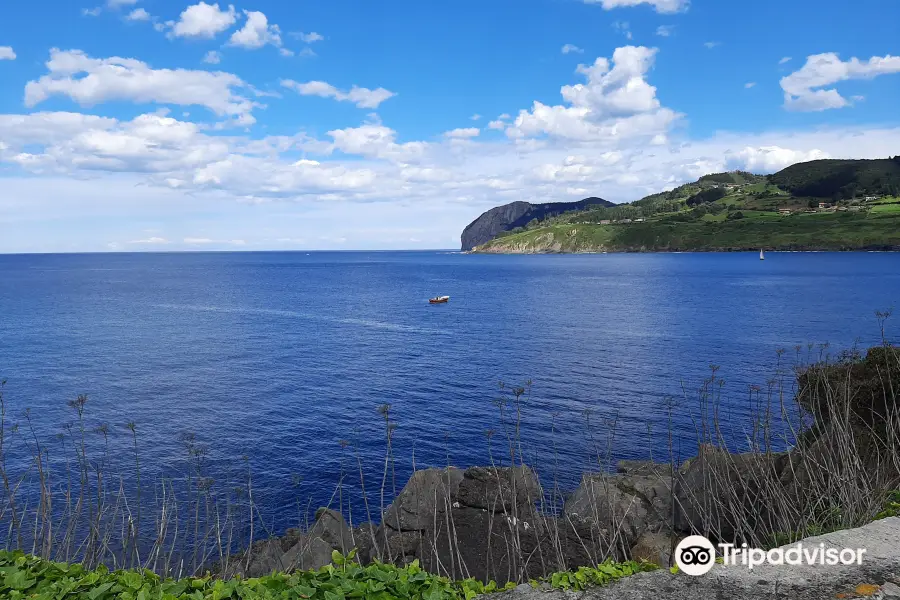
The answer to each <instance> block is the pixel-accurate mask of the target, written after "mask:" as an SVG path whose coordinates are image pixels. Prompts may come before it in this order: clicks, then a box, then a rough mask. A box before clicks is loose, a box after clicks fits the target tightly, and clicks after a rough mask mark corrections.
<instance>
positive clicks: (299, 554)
mask: <svg viewBox="0 0 900 600" xmlns="http://www.w3.org/2000/svg"><path fill="white" fill-rule="evenodd" d="M332 550H334V548H332V547H331V544H329V543H328V542H326V541H325V540H323V539H322V538H320V537H309V536H304V538H303V539H302V540H300V541H299V542H297V543H296V544H295V545H294V546H293V547H292V548H291V549H290V550H288V551H287V552H285V553H284V556H282V557H281V564H282V565H283V566H282V567H281V570H283V571H295V570H299V571H307V570H309V569H318V568H321V567H324V566H325V565H327V564H330V563H331V552H332ZM250 576H251V577H254V575H250Z"/></svg>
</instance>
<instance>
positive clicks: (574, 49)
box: [561, 44, 584, 54]
mask: <svg viewBox="0 0 900 600" xmlns="http://www.w3.org/2000/svg"><path fill="white" fill-rule="evenodd" d="M561 52H562V53H563V54H572V53H573V52H575V53H578V54H583V53H584V50H582V49H581V48H579V47H578V46H576V45H575V44H566V45H565V46H563V47H562V50H561Z"/></svg>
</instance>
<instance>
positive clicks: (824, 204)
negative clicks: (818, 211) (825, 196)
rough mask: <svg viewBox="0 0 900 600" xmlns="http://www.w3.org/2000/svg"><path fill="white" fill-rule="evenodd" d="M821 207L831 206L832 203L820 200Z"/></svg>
mask: <svg viewBox="0 0 900 600" xmlns="http://www.w3.org/2000/svg"><path fill="white" fill-rule="evenodd" d="M819 208H831V204H829V203H827V202H819Z"/></svg>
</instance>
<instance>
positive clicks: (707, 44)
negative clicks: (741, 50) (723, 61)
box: [703, 42, 722, 50]
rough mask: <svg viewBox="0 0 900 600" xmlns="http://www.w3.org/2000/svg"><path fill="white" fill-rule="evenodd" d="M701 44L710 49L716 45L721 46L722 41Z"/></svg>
mask: <svg viewBox="0 0 900 600" xmlns="http://www.w3.org/2000/svg"><path fill="white" fill-rule="evenodd" d="M703 45H704V46H706V47H707V48H708V49H709V50H712V49H713V48H715V47H716V46H721V45H722V42H703Z"/></svg>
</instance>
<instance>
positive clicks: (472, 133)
mask: <svg viewBox="0 0 900 600" xmlns="http://www.w3.org/2000/svg"><path fill="white" fill-rule="evenodd" d="M897 23H900V5H898V4H897V3H896V2H889V1H887V0H857V1H855V2H853V3H847V2H843V1H823V0H819V1H812V0H793V1H785V0H781V1H772V0H762V1H757V2H753V3H747V2H723V1H713V0H692V1H691V2H687V1H685V0H591V1H587V0H519V1H517V2H513V1H507V0H498V1H490V2H484V1H483V0H482V1H480V2H476V1H473V0H461V1H458V2H455V3H450V4H448V3H434V2H420V1H416V2H413V1H407V0H403V1H395V2H388V3H372V2H363V1H361V0H356V1H348V0H330V1H329V2H309V1H303V2H275V1H272V0H258V1H256V0H254V1H252V2H250V3H236V4H233V5H232V4H227V3H222V2H219V3H218V4H216V3H210V4H205V3H203V2H200V3H192V2H191V1H190V0H182V1H179V2H173V1H171V0H102V1H101V3H100V4H91V3H84V4H78V3H75V2H72V1H71V0H66V1H62V0H50V1H46V2H42V3H14V4H12V5H10V6H8V7H6V9H5V16H4V19H3V21H2V22H0V82H2V85H0V178H2V185H3V189H2V190H0V227H2V229H3V232H4V233H3V235H2V236H0V252H47V251H60V252H63V251H141V250H192V249H206V250H209V249H273V250H274V249H369V248H371V249H390V248H451V247H455V246H456V245H457V244H458V237H459V233H460V231H461V229H462V228H463V227H464V226H465V225H466V224H467V223H468V222H469V221H471V220H472V219H473V218H475V217H476V216H478V214H480V213H481V212H482V211H484V210H486V209H487V208H490V207H491V206H495V205H498V204H503V203H506V202H510V201H513V200H527V201H540V202H542V201H568V200H573V199H578V198H581V197H585V196H590V195H596V196H601V197H604V198H608V199H610V200H613V201H616V202H621V201H629V200H634V199H637V198H640V197H642V196H644V195H646V194H648V193H652V192H656V191H660V190H663V189H667V188H671V187H674V186H675V185H678V184H680V183H683V182H685V181H690V180H693V179H695V178H696V177H698V176H699V175H702V174H705V173H707V172H712V171H720V170H725V169H734V168H742V169H749V170H752V171H755V172H761V173H765V172H772V171H775V170H778V169H780V168H783V167H785V166H787V165H789V164H792V163H794V162H798V161H803V160H810V159H813V158H821V157H856V158H863V157H880V156H887V155H891V154H898V153H900V114H898V112H897V110H896V102H897V98H898V97H900V56H898V55H900V41H898V39H897V36H896V24H897Z"/></svg>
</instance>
